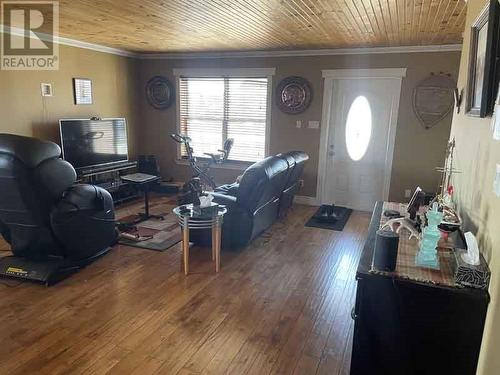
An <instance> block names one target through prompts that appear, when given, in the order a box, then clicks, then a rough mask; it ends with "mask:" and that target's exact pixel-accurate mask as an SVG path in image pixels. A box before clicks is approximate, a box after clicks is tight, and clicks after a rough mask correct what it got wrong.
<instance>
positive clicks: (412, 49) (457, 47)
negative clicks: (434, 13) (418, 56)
mask: <svg viewBox="0 0 500 375" xmlns="http://www.w3.org/2000/svg"><path fill="white" fill-rule="evenodd" d="M0 27H1V28H0V30H5V32H7V33H10V34H12V35H18V36H23V35H24V30H23V29H19V28H11V27H8V26H5V27H4V25H2V24H0ZM40 37H41V39H44V40H52V37H51V36H50V35H47V34H40ZM55 42H56V43H58V44H60V45H66V46H70V47H76V48H84V49H88V50H92V51H97V52H103V53H109V54H112V55H118V56H125V57H133V58H139V59H144V60H149V59H168V60H173V59H223V58H250V57H300V56H338V55H370V54H387V53H418V52H455V51H461V50H462V45H461V44H444V45H430V46H398V47H366V48H334V49H311V50H288V51H287V50H285V51H235V52H233V51H225V52H187V53H136V52H130V51H126V50H123V49H119V48H112V47H106V46H103V45H100V44H94V43H88V42H82V41H80V40H76V39H71V38H65V37H56V38H55Z"/></svg>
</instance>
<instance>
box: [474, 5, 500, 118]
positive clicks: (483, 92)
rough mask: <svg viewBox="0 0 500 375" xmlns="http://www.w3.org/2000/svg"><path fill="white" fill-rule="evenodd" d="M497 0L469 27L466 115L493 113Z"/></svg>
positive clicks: (497, 46)
mask: <svg viewBox="0 0 500 375" xmlns="http://www.w3.org/2000/svg"><path fill="white" fill-rule="evenodd" d="M499 9H500V5H499V3H498V0H490V1H489V2H488V4H487V5H486V7H485V8H484V9H483V10H482V12H481V13H480V14H479V16H478V17H477V19H476V21H475V22H474V23H473V24H472V27H471V40H470V57H469V72H468V73H469V74H468V82H467V101H466V112H467V114H469V115H470V116H477V117H486V116H487V115H490V114H491V113H492V111H493V104H494V101H495V97H496V90H497V88H498V73H499V72H498V57H499V55H498V53H499V45H498V43H499V25H500V24H499V18H500V11H499Z"/></svg>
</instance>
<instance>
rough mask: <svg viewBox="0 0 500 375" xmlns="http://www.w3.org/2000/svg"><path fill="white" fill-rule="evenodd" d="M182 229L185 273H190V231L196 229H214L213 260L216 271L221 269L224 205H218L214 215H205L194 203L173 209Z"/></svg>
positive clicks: (225, 210)
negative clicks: (196, 208) (200, 212)
mask: <svg viewBox="0 0 500 375" xmlns="http://www.w3.org/2000/svg"><path fill="white" fill-rule="evenodd" d="M173 212H174V214H175V215H176V216H177V217H178V222H179V225H180V226H181V229H182V260H183V263H184V274H186V275H187V274H188V273H189V231H190V230H191V229H192V230H195V229H211V230H212V260H213V261H215V272H219V270H220V248H221V245H220V244H221V236H222V220H223V218H224V215H225V214H226V212H227V209H226V208H225V207H224V206H218V209H217V211H216V212H215V211H214V212H213V214H212V215H203V214H199V213H196V212H195V211H194V210H193V205H192V204H186V205H182V206H179V207H176V208H174V209H173Z"/></svg>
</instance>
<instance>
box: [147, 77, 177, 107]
mask: <svg viewBox="0 0 500 375" xmlns="http://www.w3.org/2000/svg"><path fill="white" fill-rule="evenodd" d="M146 97H147V99H148V102H149V104H151V106H152V107H154V108H156V109H167V108H168V107H170V106H171V105H172V103H173V102H174V99H175V91H174V86H173V85H172V83H171V82H170V81H169V80H168V79H166V78H165V77H163V76H155V77H153V78H151V79H150V80H149V81H148V83H147V84H146Z"/></svg>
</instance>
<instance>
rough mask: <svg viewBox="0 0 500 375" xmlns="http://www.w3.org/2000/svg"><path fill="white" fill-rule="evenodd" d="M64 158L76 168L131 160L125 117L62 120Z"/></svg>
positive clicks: (60, 124) (60, 122)
mask: <svg viewBox="0 0 500 375" xmlns="http://www.w3.org/2000/svg"><path fill="white" fill-rule="evenodd" d="M59 127H60V131H61V146H62V152H63V158H64V160H66V161H68V162H69V163H71V165H73V167H74V168H75V169H81V168H86V167H92V166H98V165H104V164H111V163H117V162H121V161H127V160H128V147H127V125H126V122H125V119H123V118H116V119H102V120H70V119H68V120H60V121H59Z"/></svg>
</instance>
